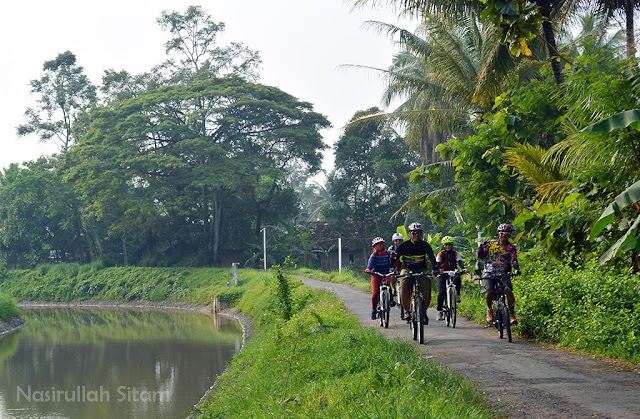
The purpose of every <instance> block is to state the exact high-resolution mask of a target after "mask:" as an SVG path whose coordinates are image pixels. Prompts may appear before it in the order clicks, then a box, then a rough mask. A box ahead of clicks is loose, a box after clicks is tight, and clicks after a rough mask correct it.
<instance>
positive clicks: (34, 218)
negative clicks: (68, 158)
mask: <svg viewBox="0 0 640 419" xmlns="http://www.w3.org/2000/svg"><path fill="white" fill-rule="evenodd" d="M59 166H60V160H58V159H57V158H51V159H46V158H41V159H39V160H38V161H35V162H29V163H26V164H25V165H24V166H23V167H21V166H18V165H17V164H12V165H11V166H9V168H7V169H6V170H5V171H4V173H3V174H2V176H1V177H0V249H1V250H2V253H3V256H4V257H5V258H6V260H7V262H8V263H9V265H10V266H12V267H14V268H27V267H31V266H33V265H34V264H37V263H46V262H49V261H87V260H88V256H89V247H88V244H87V242H86V241H85V240H84V236H85V234H84V230H83V228H82V223H81V220H80V211H79V203H78V202H77V200H76V199H75V195H74V194H73V190H72V188H71V185H69V184H66V183H64V182H63V181H62V179H61V171H60V167H59Z"/></svg>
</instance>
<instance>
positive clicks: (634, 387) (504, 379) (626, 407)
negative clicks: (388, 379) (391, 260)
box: [297, 277, 640, 419]
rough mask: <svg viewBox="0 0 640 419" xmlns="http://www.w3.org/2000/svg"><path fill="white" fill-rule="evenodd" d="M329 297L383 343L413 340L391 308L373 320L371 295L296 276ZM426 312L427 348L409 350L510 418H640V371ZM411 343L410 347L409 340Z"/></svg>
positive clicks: (342, 286) (407, 329)
mask: <svg viewBox="0 0 640 419" xmlns="http://www.w3.org/2000/svg"><path fill="white" fill-rule="evenodd" d="M297 278H298V279H300V280H302V281H303V282H304V283H305V284H307V285H309V286H311V287H314V288H321V289H326V290H329V291H332V292H334V293H335V294H336V296H337V297H338V298H339V299H340V300H342V301H344V303H345V305H346V306H347V308H348V309H349V310H350V311H351V312H352V313H353V314H354V315H355V316H356V317H357V318H358V320H359V321H360V323H361V324H362V325H363V326H365V327H370V328H374V329H377V330H379V331H380V332H381V333H382V334H384V335H385V336H387V337H389V338H402V339H407V340H409V341H412V340H411V336H410V329H409V326H408V325H407V323H406V322H404V321H401V320H400V311H399V309H396V308H394V309H392V311H391V317H392V319H391V321H390V324H389V328H388V329H384V328H381V327H380V326H379V324H380V322H379V321H372V320H371V319H370V317H369V316H370V314H371V294H369V293H366V292H363V291H360V290H356V289H354V288H352V287H350V286H348V285H343V284H334V283H330V282H322V281H316V280H314V279H309V278H303V277H297ZM435 314H436V313H435V311H434V310H433V309H429V312H428V317H429V325H428V326H426V328H425V335H426V342H425V344H424V345H418V343H417V342H415V345H416V346H417V347H419V349H420V351H421V352H422V353H423V354H424V355H425V357H427V358H431V359H434V360H436V361H437V362H440V363H441V364H444V365H446V366H448V367H450V368H452V369H454V370H457V371H459V372H460V373H462V374H464V375H466V376H467V377H469V378H470V379H472V380H473V381H475V382H476V383H477V384H478V385H479V388H480V389H481V391H482V392H483V393H484V395H485V396H486V398H487V400H488V401H489V403H490V404H491V405H492V406H494V407H495V408H496V409H498V410H499V411H501V412H504V413H505V414H506V415H507V416H508V417H510V418H540V419H542V418H587V417H590V418H616V419H617V418H640V371H639V370H634V369H632V368H630V367H628V366H624V365H622V364H617V363H615V362H612V361H607V360H602V359H595V358H593V357H590V356H585V355H576V354H572V353H569V352H567V351H563V350H559V349H555V348H549V347H545V346H543V345H540V344H538V343H536V342H533V341H528V340H525V339H521V338H518V337H517V336H514V337H513V342H512V343H509V342H508V341H507V340H506V339H498V336H497V332H495V330H494V329H488V328H483V327H482V326H480V325H478V324H476V323H473V322H470V321H467V320H465V319H463V318H460V317H459V318H458V322H457V324H456V328H455V329H453V328H451V327H446V324H445V322H442V321H436V320H435V319H436V315H435ZM412 342H413V341H412Z"/></svg>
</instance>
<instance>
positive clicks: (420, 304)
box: [415, 294, 427, 344]
mask: <svg viewBox="0 0 640 419" xmlns="http://www.w3.org/2000/svg"><path fill="white" fill-rule="evenodd" d="M415 306H416V311H417V313H416V316H417V319H418V325H417V326H418V341H419V342H420V344H423V343H424V324H425V321H426V319H425V316H426V315H427V314H426V313H425V311H424V301H423V300H422V295H419V294H418V295H417V297H416V304H415Z"/></svg>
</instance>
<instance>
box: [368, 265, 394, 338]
mask: <svg viewBox="0 0 640 419" xmlns="http://www.w3.org/2000/svg"><path fill="white" fill-rule="evenodd" d="M371 274H372V275H376V276H379V277H380V298H379V299H378V306H377V307H376V311H377V312H378V318H379V319H380V327H384V328H385V329H387V328H388V327H389V313H390V312H391V298H392V297H391V286H390V285H387V284H386V281H385V279H386V277H387V276H389V275H391V272H389V273H386V274H382V273H380V272H375V271H371Z"/></svg>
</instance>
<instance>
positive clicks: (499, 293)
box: [491, 277, 511, 342]
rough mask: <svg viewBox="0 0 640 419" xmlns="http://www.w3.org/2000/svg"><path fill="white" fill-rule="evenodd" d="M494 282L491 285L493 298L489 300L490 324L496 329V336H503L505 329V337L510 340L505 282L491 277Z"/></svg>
mask: <svg viewBox="0 0 640 419" xmlns="http://www.w3.org/2000/svg"><path fill="white" fill-rule="evenodd" d="M491 279H495V284H494V286H493V300H492V302H491V310H492V311H493V322H492V325H493V326H494V327H495V328H496V330H497V331H498V337H499V338H500V339H502V338H503V337H504V330H505V329H506V330H507V338H508V340H509V342H511V322H510V320H509V318H510V314H509V306H508V305H507V302H506V295H505V293H504V288H505V284H504V282H503V281H502V279H501V278H499V277H493V278H491Z"/></svg>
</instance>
